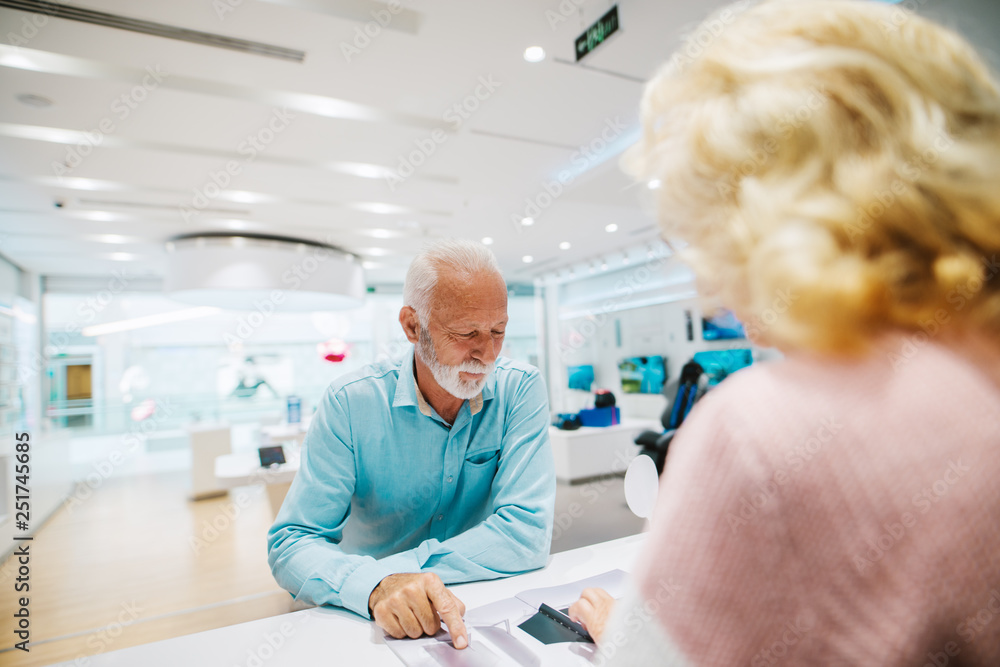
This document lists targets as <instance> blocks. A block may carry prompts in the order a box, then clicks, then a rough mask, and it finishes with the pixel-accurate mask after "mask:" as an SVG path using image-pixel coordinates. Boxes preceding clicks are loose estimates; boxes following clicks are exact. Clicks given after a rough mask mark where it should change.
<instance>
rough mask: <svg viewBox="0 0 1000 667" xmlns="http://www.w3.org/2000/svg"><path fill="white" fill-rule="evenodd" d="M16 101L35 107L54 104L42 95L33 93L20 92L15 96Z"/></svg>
mask: <svg viewBox="0 0 1000 667" xmlns="http://www.w3.org/2000/svg"><path fill="white" fill-rule="evenodd" d="M17 101H18V102H20V103H21V104H24V105H25V106H29V107H33V108H35V109H45V108H47V107H50V106H52V105H53V104H54V102H53V101H52V100H50V99H49V98H47V97H45V96H44V95H35V94H34V93H22V94H20V95H18V96H17Z"/></svg>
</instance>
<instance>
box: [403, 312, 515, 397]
mask: <svg viewBox="0 0 1000 667" xmlns="http://www.w3.org/2000/svg"><path fill="white" fill-rule="evenodd" d="M417 353H418V354H419V355H420V360H421V361H422V362H424V365H425V366H427V368H429V369H430V371H431V375H433V376H434V379H435V380H436V381H437V383H438V384H439V385H441V388H442V389H444V390H445V391H446V392H448V393H449V394H451V395H452V396H454V397H455V398H461V399H462V400H469V399H470V398H475V397H476V396H478V395H479V393H480V392H481V391H482V390H483V387H484V386H486V380H487V379H489V375H490V373H492V372H493V369H494V367H495V366H496V364H495V363H490V364H483V363H480V362H478V361H464V362H462V363H461V364H458V365H456V366H449V365H448V364H442V363H441V362H440V361H438V358H437V352H436V351H435V350H434V341H432V340H431V337H430V334H428V333H427V329H425V328H424V327H420V340H419V341H418V342H417ZM463 371H464V372H466V373H482V375H483V379H482V380H463V379H462V377H461V376H460V375H459V373H461V372H463Z"/></svg>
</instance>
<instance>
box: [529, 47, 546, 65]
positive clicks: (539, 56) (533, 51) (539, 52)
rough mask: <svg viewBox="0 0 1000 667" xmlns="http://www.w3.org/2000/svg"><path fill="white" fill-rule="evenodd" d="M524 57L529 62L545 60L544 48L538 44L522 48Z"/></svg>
mask: <svg viewBox="0 0 1000 667" xmlns="http://www.w3.org/2000/svg"><path fill="white" fill-rule="evenodd" d="M524 59H525V60H527V61H528V62H529V63H540V62H542V61H543V60H545V49H543V48H542V47H540V46H529V47H528V48H526V49H525V50H524Z"/></svg>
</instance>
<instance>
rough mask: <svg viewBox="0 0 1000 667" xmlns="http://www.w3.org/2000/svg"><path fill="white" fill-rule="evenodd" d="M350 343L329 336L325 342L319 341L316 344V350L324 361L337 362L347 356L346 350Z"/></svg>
mask: <svg viewBox="0 0 1000 667" xmlns="http://www.w3.org/2000/svg"><path fill="white" fill-rule="evenodd" d="M349 348H350V345H348V344H347V343H345V342H344V341H342V340H340V339H339V338H331V339H330V340H328V341H326V342H325V343H320V344H319V345H317V346H316V351H317V352H319V356H321V357H322V358H323V359H324V360H325V361H329V362H330V363H334V364H335V363H337V362H338V361H343V360H344V358H345V357H347V351H348V349H349Z"/></svg>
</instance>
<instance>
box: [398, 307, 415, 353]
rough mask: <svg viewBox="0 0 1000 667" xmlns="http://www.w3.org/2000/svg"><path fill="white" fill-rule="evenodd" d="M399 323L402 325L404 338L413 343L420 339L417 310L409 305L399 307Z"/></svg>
mask: <svg viewBox="0 0 1000 667" xmlns="http://www.w3.org/2000/svg"><path fill="white" fill-rule="evenodd" d="M399 324H400V325H401V326H402V327H403V334H405V335H406V340H408V341H410V342H411V343H413V344H414V345H415V344H416V343H417V341H419V340H420V319H419V318H418V317H417V311H415V310H413V308H412V307H410V306H403V307H402V308H400V310H399Z"/></svg>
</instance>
